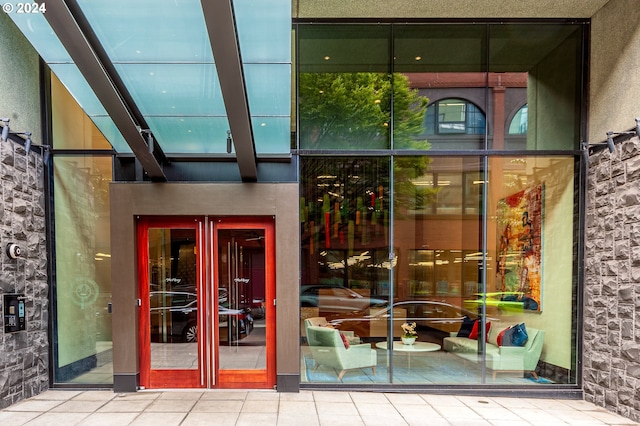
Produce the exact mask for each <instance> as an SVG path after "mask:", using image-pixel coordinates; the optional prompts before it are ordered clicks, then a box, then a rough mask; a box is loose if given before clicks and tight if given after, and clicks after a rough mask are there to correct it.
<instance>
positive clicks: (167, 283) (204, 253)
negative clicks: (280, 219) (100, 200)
mask: <svg viewBox="0 0 640 426" xmlns="http://www.w3.org/2000/svg"><path fill="white" fill-rule="evenodd" d="M138 241H139V242H140V244H139V246H138V250H139V255H138V256H139V257H138V265H139V266H138V270H139V273H140V281H139V283H140V284H139V297H140V328H139V333H140V384H141V386H144V387H146V388H160V387H165V388H167V387H174V388H201V387H204V388H207V387H208V388H214V387H218V388H243V387H252V388H271V387H272V386H273V385H274V384H275V354H274V347H275V333H274V332H273V329H274V328H275V317H274V315H273V313H270V309H272V308H270V307H273V300H274V288H275V276H274V271H275V270H274V255H275V247H274V243H273V241H274V235H273V219H271V218H270V219H265V220H261V219H255V218H254V219H252V220H250V221H243V220H241V219H231V218H225V219H217V220H216V221H212V220H210V219H209V218H207V217H202V218H191V219H189V218H186V219H185V218H182V219H181V218H143V219H141V220H140V226H139V228H138Z"/></svg>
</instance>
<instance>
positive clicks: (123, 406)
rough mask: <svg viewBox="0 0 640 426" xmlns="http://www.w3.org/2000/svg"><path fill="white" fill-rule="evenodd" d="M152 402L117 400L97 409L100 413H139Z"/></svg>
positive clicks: (146, 400)
mask: <svg viewBox="0 0 640 426" xmlns="http://www.w3.org/2000/svg"><path fill="white" fill-rule="evenodd" d="M152 402H153V401H152V400H148V399H141V400H137V401H136V400H118V399H114V400H111V401H109V402H107V403H106V404H104V405H103V406H102V407H100V408H99V409H98V412H100V413H140V412H141V411H143V410H144V409H145V408H147V407H148V406H149V405H151V403H152Z"/></svg>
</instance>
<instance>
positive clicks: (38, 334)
mask: <svg viewBox="0 0 640 426" xmlns="http://www.w3.org/2000/svg"><path fill="white" fill-rule="evenodd" d="M44 170H45V169H44V166H43V163H42V157H41V155H40V154H39V153H36V152H30V153H29V154H26V153H25V150H24V147H23V146H22V145H21V144H20V143H16V142H13V141H11V140H9V141H7V142H0V232H1V233H0V408H4V407H7V406H9V405H11V404H13V403H15V402H17V401H19V400H21V399H25V398H29V397H31V396H34V395H37V394H39V393H40V392H42V391H44V390H46V389H47V388H48V387H49V344H48V335H47V328H48V320H49V302H48V284H47V246H46V232H45V191H44V188H45V186H44ZM10 242H13V243H16V244H18V246H19V247H20V248H21V256H20V257H19V258H18V259H11V258H10V257H9V256H8V255H7V253H6V247H7V244H9V243H10ZM16 293H18V294H24V295H25V297H26V300H25V307H26V330H24V331H17V332H13V333H6V332H5V317H4V314H5V312H4V306H3V305H4V303H3V299H4V295H5V294H16Z"/></svg>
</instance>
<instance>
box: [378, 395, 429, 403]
mask: <svg viewBox="0 0 640 426" xmlns="http://www.w3.org/2000/svg"><path fill="white" fill-rule="evenodd" d="M384 395H385V397H386V398H387V399H388V400H389V401H390V402H391V403H392V404H393V405H427V401H425V400H424V399H423V398H421V397H420V395H416V394H414V393H385V394H384Z"/></svg>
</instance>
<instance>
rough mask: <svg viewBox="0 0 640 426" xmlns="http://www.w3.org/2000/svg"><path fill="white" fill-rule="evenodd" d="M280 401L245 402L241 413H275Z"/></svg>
mask: <svg viewBox="0 0 640 426" xmlns="http://www.w3.org/2000/svg"><path fill="white" fill-rule="evenodd" d="M279 405H280V401H245V402H244V405H243V406H242V410H241V411H240V412H241V413H277V412H278V408H279Z"/></svg>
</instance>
